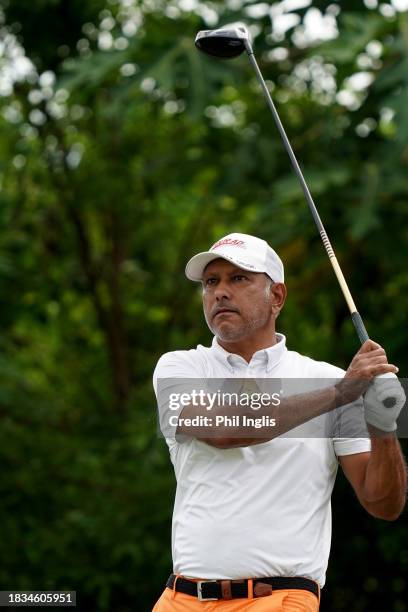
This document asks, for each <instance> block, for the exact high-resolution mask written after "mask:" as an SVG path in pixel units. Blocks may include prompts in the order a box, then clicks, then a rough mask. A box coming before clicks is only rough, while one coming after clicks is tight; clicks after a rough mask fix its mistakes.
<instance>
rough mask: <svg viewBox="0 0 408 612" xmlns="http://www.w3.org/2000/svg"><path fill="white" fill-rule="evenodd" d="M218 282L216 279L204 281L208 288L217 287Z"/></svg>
mask: <svg viewBox="0 0 408 612" xmlns="http://www.w3.org/2000/svg"><path fill="white" fill-rule="evenodd" d="M216 280H217V279H215V278H207V279H206V280H205V281H204V285H205V286H206V287H208V286H209V285H215V283H216Z"/></svg>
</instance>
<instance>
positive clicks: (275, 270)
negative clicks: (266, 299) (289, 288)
mask: <svg viewBox="0 0 408 612" xmlns="http://www.w3.org/2000/svg"><path fill="white" fill-rule="evenodd" d="M219 257H221V258H222V259H226V260H227V261H230V262H231V263H233V264H235V265H236V266H238V267H239V268H242V269H243V270H249V271H250V272H264V273H265V274H267V275H268V276H269V277H270V278H271V279H272V280H273V281H274V282H275V283H283V282H284V280H285V277H284V272H283V263H282V261H281V259H280V257H279V255H278V254H277V253H276V252H275V251H274V250H273V249H272V248H271V247H270V246H269V244H268V243H267V242H265V240H261V238H256V237H255V236H250V235H249V234H228V236H224V238H221V239H220V240H218V241H217V242H216V243H215V244H213V245H212V247H211V248H210V250H209V251H204V252H203V253H198V254H197V255H194V257H192V258H191V259H190V261H189V262H188V263H187V265H186V276H187V278H189V279H190V280H192V281H201V280H202V278H203V272H204V268H205V267H206V265H207V264H209V263H210V261H213V260H214V259H218V258H219Z"/></svg>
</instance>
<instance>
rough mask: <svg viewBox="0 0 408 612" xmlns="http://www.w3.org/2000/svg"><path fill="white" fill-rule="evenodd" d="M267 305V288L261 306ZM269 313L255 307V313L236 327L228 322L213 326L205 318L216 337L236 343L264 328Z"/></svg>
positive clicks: (269, 317) (269, 315)
mask: <svg viewBox="0 0 408 612" xmlns="http://www.w3.org/2000/svg"><path fill="white" fill-rule="evenodd" d="M267 304H269V286H268V287H267V288H266V290H265V293H264V300H263V303H262V306H266V305H267ZM237 316H238V317H242V315H241V314H237ZM271 317H272V315H271V312H270V311H268V310H266V308H262V307H260V306H258V305H257V308H256V310H255V311H253V312H252V313H251V315H250V316H249V317H248V318H246V319H244V320H242V318H241V322H240V323H239V324H238V323H237V324H236V325H234V324H231V323H230V322H228V321H227V322H226V323H220V325H219V326H218V325H214V324H213V323H211V321H209V320H208V318H207V315H206V316H205V319H206V322H207V325H208V327H209V329H210V331H211V332H212V333H213V334H214V336H217V338H219V339H220V340H222V341H224V342H236V341H238V340H242V339H243V338H246V337H248V336H251V335H253V333H254V332H255V331H257V330H259V329H261V328H263V327H264V328H266V327H267V325H268V324H269V322H270V320H271Z"/></svg>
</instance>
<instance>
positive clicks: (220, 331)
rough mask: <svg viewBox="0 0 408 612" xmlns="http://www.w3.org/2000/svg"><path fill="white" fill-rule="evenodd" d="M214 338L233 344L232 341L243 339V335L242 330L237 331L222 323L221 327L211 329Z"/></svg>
mask: <svg viewBox="0 0 408 612" xmlns="http://www.w3.org/2000/svg"><path fill="white" fill-rule="evenodd" d="M211 331H212V333H213V334H214V336H217V338H219V339H220V340H221V341H223V342H233V341H234V340H241V338H243V337H244V335H245V333H244V330H243V329H237V328H236V327H233V326H232V325H228V324H227V323H223V324H222V325H217V326H216V327H214V326H213V327H212V329H211Z"/></svg>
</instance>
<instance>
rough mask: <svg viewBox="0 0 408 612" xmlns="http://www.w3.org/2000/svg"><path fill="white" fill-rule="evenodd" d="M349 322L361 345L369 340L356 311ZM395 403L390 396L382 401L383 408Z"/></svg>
mask: <svg viewBox="0 0 408 612" xmlns="http://www.w3.org/2000/svg"><path fill="white" fill-rule="evenodd" d="M351 320H352V321H353V325H354V327H355V330H356V332H357V335H358V337H359V339H360V342H361V344H364V342H366V340H369V339H370V338H369V335H368V334H367V330H366V328H365V325H364V323H363V319H362V318H361V316H360V313H359V312H357V311H356V312H352V313H351ZM378 378H379V377H378ZM395 402H396V399H395V397H392V396H391V397H386V398H385V400H384V401H383V404H384V407H385V408H392V407H393V406H395Z"/></svg>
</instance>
